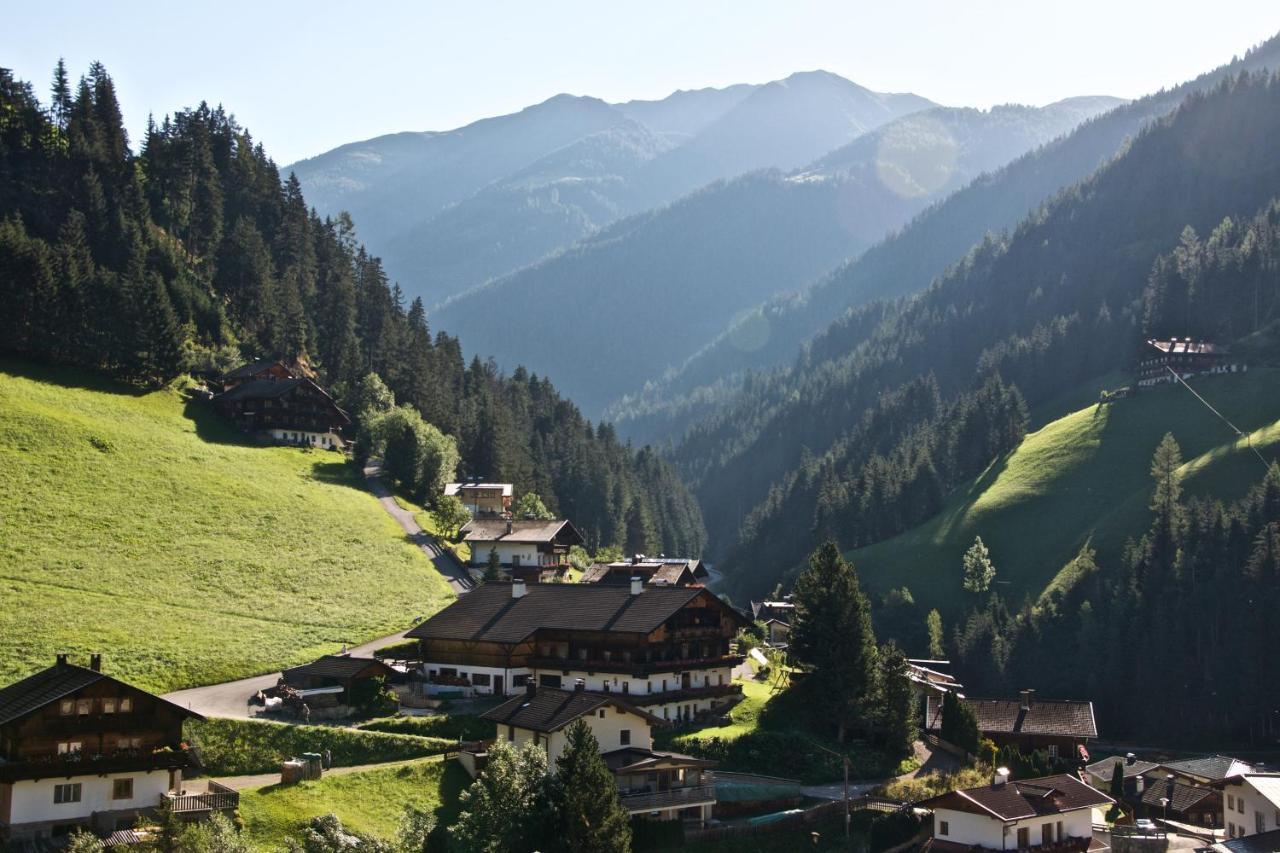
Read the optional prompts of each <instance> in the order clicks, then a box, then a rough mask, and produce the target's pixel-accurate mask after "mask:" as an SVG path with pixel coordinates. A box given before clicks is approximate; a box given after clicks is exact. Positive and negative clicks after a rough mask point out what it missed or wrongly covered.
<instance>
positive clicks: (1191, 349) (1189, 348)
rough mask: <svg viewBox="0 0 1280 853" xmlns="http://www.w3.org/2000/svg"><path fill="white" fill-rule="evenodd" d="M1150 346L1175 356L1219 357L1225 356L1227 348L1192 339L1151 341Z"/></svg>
mask: <svg viewBox="0 0 1280 853" xmlns="http://www.w3.org/2000/svg"><path fill="white" fill-rule="evenodd" d="M1147 343H1148V344H1150V345H1151V346H1153V347H1155V348H1156V349H1158V350H1160V351H1161V352H1164V353H1171V354H1174V355H1181V354H1190V355H1217V354H1225V353H1226V352H1227V347H1225V346H1222V345H1221V344H1215V343H1213V342H1211V341H1201V340H1195V339H1192V338H1182V339H1181V340H1179V339H1178V338H1173V339H1171V340H1167V341H1157V340H1149V341H1147Z"/></svg>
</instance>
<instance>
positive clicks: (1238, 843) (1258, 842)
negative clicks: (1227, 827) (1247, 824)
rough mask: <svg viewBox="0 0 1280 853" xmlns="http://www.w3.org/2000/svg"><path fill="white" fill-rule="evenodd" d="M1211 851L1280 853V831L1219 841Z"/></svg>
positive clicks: (1222, 852)
mask: <svg viewBox="0 0 1280 853" xmlns="http://www.w3.org/2000/svg"><path fill="white" fill-rule="evenodd" d="M1210 849H1211V850H1216V851H1218V853H1280V829H1273V830H1270V831H1268V832H1258V833H1255V834H1253V835H1246V836H1244V837H1243V838H1231V839H1228V840H1226V841H1219V842H1218V843H1217V844H1215V845H1213V847H1211V848H1210Z"/></svg>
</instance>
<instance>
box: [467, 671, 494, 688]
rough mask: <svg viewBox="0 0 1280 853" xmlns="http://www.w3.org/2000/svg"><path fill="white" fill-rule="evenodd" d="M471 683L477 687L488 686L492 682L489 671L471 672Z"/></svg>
mask: <svg viewBox="0 0 1280 853" xmlns="http://www.w3.org/2000/svg"><path fill="white" fill-rule="evenodd" d="M471 683H472V684H474V685H475V686H477V687H488V686H489V685H490V683H491V679H490V678H489V673H487V672H473V673H471Z"/></svg>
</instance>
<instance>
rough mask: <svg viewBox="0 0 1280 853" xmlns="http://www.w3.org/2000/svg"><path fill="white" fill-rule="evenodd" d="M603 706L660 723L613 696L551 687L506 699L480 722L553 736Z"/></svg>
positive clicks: (483, 716)
mask: <svg viewBox="0 0 1280 853" xmlns="http://www.w3.org/2000/svg"><path fill="white" fill-rule="evenodd" d="M606 706H612V707H614V708H617V709H618V710H620V711H625V712H627V713H629V714H635V715H636V716H638V717H640V718H642V719H644V720H647V721H648V722H649V723H650V724H657V723H660V722H661V720H659V719H658V718H657V717H655V716H653V715H652V714H650V713H649V712H647V711H641V710H640V709H639V708H637V707H635V706H634V705H630V704H628V703H627V702H623V701H622V700H621V699H617V698H615V697H613V696H606V695H604V694H600V693H587V692H585V691H583V690H555V689H553V688H550V687H539V688H538V690H537V692H536V693H534V694H533V695H532V696H529V695H528V694H525V695H521V696H516V697H514V698H512V699H508V700H507V701H506V702H503V703H502V704H501V705H499V706H498V707H496V708H491V709H490V710H488V711H485V712H484V713H483V714H481V715H480V718H481V719H483V720H490V721H492V722H494V723H498V724H499V725H504V726H515V727H516V728H520V729H530V730H532V731H535V732H556V731H559V730H560V729H562V728H564V727H565V726H567V725H569V724H570V723H572V722H573V721H574V720H576V719H578V718H579V717H585V716H587V715H588V714H594V713H595V712H596V710H597V709H599V708H603V707H606Z"/></svg>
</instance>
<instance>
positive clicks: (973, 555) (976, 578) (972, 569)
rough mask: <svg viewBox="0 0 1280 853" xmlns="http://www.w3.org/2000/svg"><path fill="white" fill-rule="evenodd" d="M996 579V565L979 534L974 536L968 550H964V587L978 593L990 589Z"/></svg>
mask: <svg viewBox="0 0 1280 853" xmlns="http://www.w3.org/2000/svg"><path fill="white" fill-rule="evenodd" d="M995 579H996V567H995V565H994V564H993V563H992V562H991V554H990V553H989V552H988V551H987V546H986V545H985V544H983V542H982V537H981V536H975V537H974V539H973V544H972V545H970V546H969V550H968V551H965V552H964V588H965V590H966V591H968V592H972V593H974V594H976V595H980V594H982V593H984V592H986V591H987V590H989V589H991V582H992V581H994V580H995Z"/></svg>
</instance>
